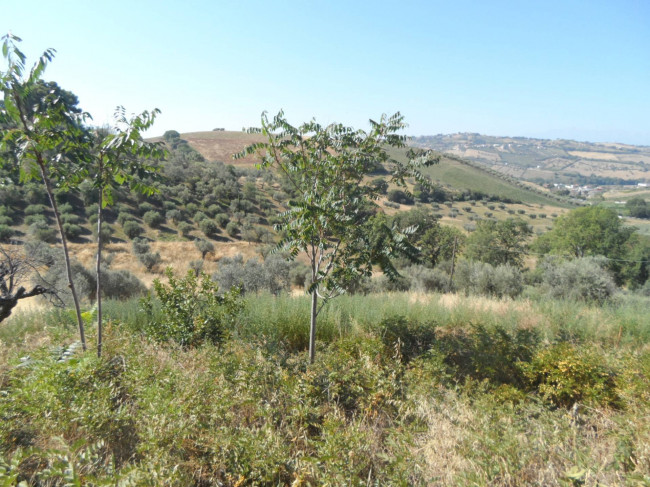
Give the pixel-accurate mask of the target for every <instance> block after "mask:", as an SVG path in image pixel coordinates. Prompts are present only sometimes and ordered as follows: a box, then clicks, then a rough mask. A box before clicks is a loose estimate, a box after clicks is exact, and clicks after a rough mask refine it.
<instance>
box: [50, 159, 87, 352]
mask: <svg viewBox="0 0 650 487" xmlns="http://www.w3.org/2000/svg"><path fill="white" fill-rule="evenodd" d="M38 165H39V167H40V168H41V177H42V178H43V183H44V184H45V190H46V191H47V196H48V197H49V198H50V205H51V206H52V211H54V218H55V219H56V224H57V226H58V227H59V235H60V236H61V244H62V245H63V258H64V260H65V270H66V273H67V276H68V287H69V288H70V292H71V293H72V301H73V302H74V308H75V312H76V314H77V324H78V325H79V339H80V340H81V348H82V350H83V351H84V352H85V351H86V333H85V330H84V322H83V320H82V319H81V308H80V307H79V298H78V297H77V291H76V290H75V287H74V281H73V280H72V267H71V266H70V254H69V253H68V242H67V240H66V238H65V233H64V231H63V224H62V223H61V215H60V214H59V206H58V205H57V204H56V200H55V199H54V193H53V191H52V183H51V182H50V178H49V177H48V175H47V170H46V169H45V163H44V162H43V160H42V159H41V158H40V157H39V160H38Z"/></svg>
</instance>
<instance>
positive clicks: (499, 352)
mask: <svg viewBox="0 0 650 487" xmlns="http://www.w3.org/2000/svg"><path fill="white" fill-rule="evenodd" d="M140 307H141V304H140V303H139V302H138V301H136V300H133V301H126V302H118V301H113V302H110V301H109V302H108V303H107V304H106V311H105V312H106V315H107V316H108V317H109V318H110V320H111V321H110V324H109V326H108V330H107V336H106V342H105V343H106V348H105V357H103V358H102V359H98V358H96V357H95V356H94V355H92V354H91V353H87V354H81V353H80V351H79V350H78V349H76V348H75V346H74V343H75V333H74V326H73V321H72V317H70V316H68V314H67V313H66V312H62V311H56V312H48V313H45V314H36V315H31V316H26V317H20V316H18V317H14V318H13V319H12V320H10V321H9V322H8V323H6V325H5V324H4V323H3V326H2V328H0V340H1V341H2V346H1V348H0V353H1V355H0V417H1V421H0V458H1V460H0V465H1V466H0V480H1V481H3V482H7V485H13V484H15V483H18V482H20V481H25V482H27V483H28V484H31V485H199V486H203V485H232V486H234V485H239V486H243V485H294V486H299V485H508V486H515V485H522V486H523V485H583V484H584V485H639V486H643V485H650V446H649V445H650V427H649V426H648V425H649V424H650V414H649V411H650V409H649V407H648V406H649V403H650V387H649V386H648V378H649V377H650V349H649V347H648V343H649V339H650V321H649V320H648V319H647V316H646V315H645V313H644V309H647V301H646V300H644V299H642V298H641V297H638V296H625V297H621V298H620V299H619V300H618V301H617V302H611V303H609V304H606V305H605V306H598V307H597V306H588V305H584V304H576V303H574V302H563V301H555V300H523V299H520V300H514V301H513V300H507V301H497V300H491V299H486V298H476V297H474V298H464V297H461V296H456V295H431V294H429V295H424V294H423V295H416V294H413V293H411V294H407V293H402V294H400V293H396V294H390V295H368V296H347V297H342V298H340V299H338V300H335V301H333V302H331V303H330V304H328V306H327V307H326V308H325V310H324V311H323V314H322V316H321V319H320V322H319V327H320V328H319V351H318V355H317V360H316V363H315V364H313V365H308V360H307V357H306V353H305V348H306V344H307V335H308V331H307V324H306V319H307V316H308V314H307V310H308V307H309V302H308V299H307V298H290V297H273V296H271V295H258V296H255V295H249V296H247V297H246V298H245V301H244V302H243V309H241V310H240V311H239V312H238V314H237V318H236V319H234V320H228V321H227V323H228V324H227V329H225V330H224V334H223V335H222V336H220V340H219V341H217V344H216V345H214V344H212V343H206V344H203V345H199V346H193V347H192V346H187V344H182V345H175V344H173V342H169V341H168V342H166V343H164V344H160V343H159V342H157V341H156V336H155V335H151V334H150V333H148V332H147V330H148V329H149V327H150V326H151V323H152V322H156V321H157V320H163V319H164V318H165V307H164V306H157V305H155V303H150V304H149V310H150V311H149V313H150V314H149V315H148V316H146V315H144V314H143V313H142V312H141V311H140ZM224 323H225V322H224Z"/></svg>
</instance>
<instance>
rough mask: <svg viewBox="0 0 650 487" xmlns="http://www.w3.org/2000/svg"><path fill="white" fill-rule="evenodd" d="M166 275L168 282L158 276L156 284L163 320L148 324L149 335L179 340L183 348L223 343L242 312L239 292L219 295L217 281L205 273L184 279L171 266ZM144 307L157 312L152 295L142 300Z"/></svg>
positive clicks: (146, 309) (177, 341) (158, 338)
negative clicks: (176, 274) (175, 274)
mask: <svg viewBox="0 0 650 487" xmlns="http://www.w3.org/2000/svg"><path fill="white" fill-rule="evenodd" d="M165 275H166V277H167V279H168V281H169V283H168V284H163V283H161V282H160V280H158V279H156V280H154V283H153V288H154V293H155V295H156V298H157V299H158V300H159V301H160V306H161V313H160V314H159V316H160V318H159V320H156V321H151V322H149V323H148V324H147V325H146V327H145V332H146V334H147V335H148V336H149V337H151V338H152V339H154V340H155V341H158V342H163V343H164V342H175V343H177V344H179V345H181V346H183V347H192V346H197V345H200V344H201V343H204V342H209V343H213V344H218V343H221V342H222V341H223V340H224V339H225V338H226V336H227V335H228V333H229V332H230V330H232V328H233V327H234V325H235V321H236V319H237V316H238V314H239V312H240V311H241V307H242V305H241V299H240V297H239V292H238V291H237V290H230V291H228V292H226V293H224V294H219V292H218V291H219V287H218V285H217V284H216V283H215V282H214V281H212V280H211V279H210V278H209V277H208V276H207V275H206V274H203V273H201V274H200V275H199V276H198V277H197V276H196V274H195V273H194V271H192V270H189V271H188V273H187V275H186V276H185V277H183V278H180V279H179V278H176V277H175V276H174V273H173V271H172V270H171V268H167V270H166V271H165ZM142 308H143V310H144V311H145V313H147V314H148V315H150V316H151V315H153V301H152V297H151V296H149V297H147V298H144V299H143V300H142Z"/></svg>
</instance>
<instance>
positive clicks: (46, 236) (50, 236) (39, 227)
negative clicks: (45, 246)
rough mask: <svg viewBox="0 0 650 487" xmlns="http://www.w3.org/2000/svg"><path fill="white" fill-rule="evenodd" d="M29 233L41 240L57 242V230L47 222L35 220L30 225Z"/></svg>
mask: <svg viewBox="0 0 650 487" xmlns="http://www.w3.org/2000/svg"><path fill="white" fill-rule="evenodd" d="M28 232H29V235H30V236H32V237H33V238H34V239H36V240H40V241H41V242H47V243H54V242H56V230H54V229H53V228H50V227H49V225H48V224H47V223H45V222H35V223H32V224H31V225H30V226H29V231H28Z"/></svg>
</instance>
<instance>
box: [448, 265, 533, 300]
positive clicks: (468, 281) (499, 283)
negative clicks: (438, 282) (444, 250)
mask: <svg viewBox="0 0 650 487" xmlns="http://www.w3.org/2000/svg"><path fill="white" fill-rule="evenodd" d="M523 281H524V280H523V275H522V273H521V271H520V270H519V269H517V268H516V267H513V266H511V265H508V264H506V265H499V266H496V267H495V266H492V265H491V264H488V263H484V262H471V261H460V262H459V263H458V266H457V269H456V274H455V276H454V286H455V287H456V288H457V289H459V290H462V291H464V292H465V293H466V294H477V295H483V296H494V297H499V298H501V297H506V296H507V297H510V298H514V297H516V296H518V295H519V294H521V292H522V290H523Z"/></svg>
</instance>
